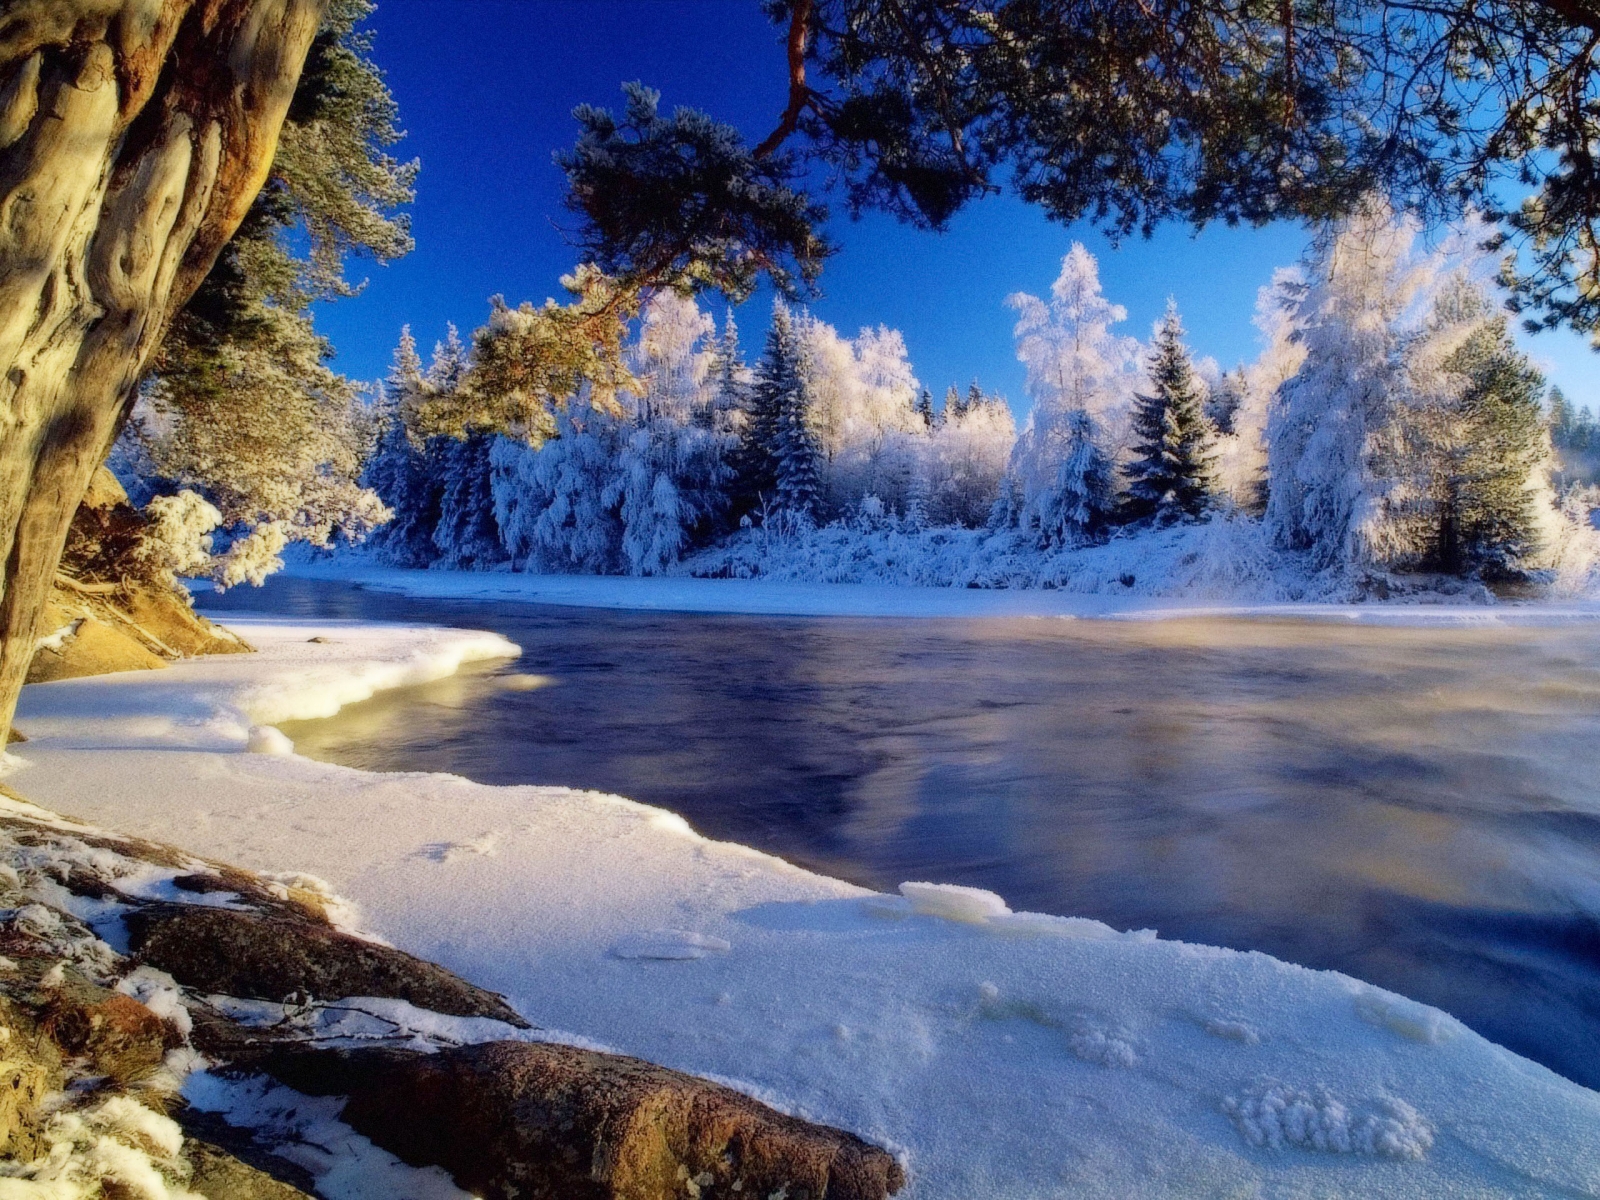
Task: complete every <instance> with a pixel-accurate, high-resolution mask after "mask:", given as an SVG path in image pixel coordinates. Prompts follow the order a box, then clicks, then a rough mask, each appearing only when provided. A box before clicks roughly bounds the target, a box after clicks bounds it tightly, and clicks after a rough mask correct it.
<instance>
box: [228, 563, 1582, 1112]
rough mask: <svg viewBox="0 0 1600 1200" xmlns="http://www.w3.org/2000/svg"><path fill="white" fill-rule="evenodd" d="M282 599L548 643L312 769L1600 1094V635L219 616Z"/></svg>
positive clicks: (462, 681) (416, 699)
mask: <svg viewBox="0 0 1600 1200" xmlns="http://www.w3.org/2000/svg"><path fill="white" fill-rule="evenodd" d="M263 602H266V603H267V604H269V605H270V606H271V607H272V608H273V609H274V611H278V612H301V613H306V614H317V615H323V616H361V617H376V618H385V619H403V620H431V621H436V622H441V621H442V622H446V623H453V624H461V625H470V626H475V627H479V628H483V627H488V628H493V629H497V630H499V631H500V632H502V633H504V634H506V635H507V636H508V637H510V638H512V639H513V640H515V641H517V642H518V643H519V644H521V645H522V646H523V647H524V648H525V651H526V653H525V655H524V657H523V659H522V660H521V661H520V662H518V663H516V664H513V665H498V666H487V667H482V668H478V669H474V670H469V671H467V672H464V673H462V674H461V675H458V676H455V677H453V678H451V679H447V680H441V681H439V682H438V683H435V684H431V685H428V686H427V687H423V688H417V689H412V690H410V691H408V692H406V693H404V694H390V695H387V696H383V697H380V698H378V699H375V700H373V701H371V702H369V703H367V704H363V705H359V706H356V707H354V708H351V709H348V710H346V711H345V712H344V713H342V714H341V715H340V716H339V717H337V718H334V719H332V720H329V721H321V722H313V723H307V724H304V725H301V726H299V727H297V728H288V727H286V731H287V732H289V733H290V736H292V737H293V738H294V740H295V742H296V744H297V746H298V748H299V749H300V750H301V751H302V752H303V753H307V754H310V755H313V756H315V757H320V758H326V759H330V760H333V761H337V762H341V763H346V764H349V765H352V766H360V767H368V768H374V769H382V770H439V771H452V772H456V773H458V774H462V775H466V776H468V777H470V778H473V779H477V780H481V781H483V782H488V783H523V782H537V783H559V784H569V785H573V786H579V787H591V788H599V789H603V790H606V791H614V792H619V793H622V794H623V795H627V796H631V797H633V798H635V799H638V800H643V801H647V802H649V803H653V804H659V805H663V806H665V807H668V808H671V809H674V810H676V811H678V812H681V813H683V814H684V815H685V816H686V817H688V819H689V820H690V821H691V822H692V823H693V824H694V825H695V827H696V828H698V829H700V830H701V831H702V832H704V833H706V834H709V835H711V836H714V837H720V838H729V839H734V840H738V841H742V842H747V843H750V844H753V845H756V846H760V847H761V848H763V849H766V850H769V851H771V852H773V853H776V854H781V855H783V856H784V857H786V858H789V859H791V860H793V861H796V862H800V863H803V864H805V865H808V866H812V867H815V868H817V869H820V870H825V871H828V872H830V873H833V874H836V875H840V876H843V877H846V878H850V879H854V880H857V881H859V882H862V883H866V884H870V885H873V886H878V887H893V886H894V885H895V884H897V883H898V882H899V881H900V880H902V879H910V878H925V879H935V880H940V881H945V882H956V883H967V884H973V885H976V886H979V887H987V888H992V889H994V890H995V891H998V892H1000V893H1001V894H1002V895H1004V896H1005V897H1006V898H1007V899H1008V900H1009V901H1010V902H1011V904H1012V905H1013V907H1018V908H1030V909H1035V910H1040V911H1046V912H1055V913H1072V914H1080V915H1084V916H1091V917H1096V918H1098V919H1100V920H1103V921H1107V922H1109V923H1111V924H1112V925H1115V926H1118V927H1119V928H1132V927H1145V926H1148V927H1152V928H1156V929H1159V930H1160V931H1161V932H1162V933H1163V934H1164V935H1165V936H1168V937H1179V938H1186V939H1190V940H1195V941H1204V942H1210V943H1216V944H1221V945H1228V946H1235V947H1239V948H1245V949H1259V950H1266V951H1268V952H1270V953H1273V954H1276V955H1278V956H1280V957H1283V958H1287V959H1290V960H1292V961H1295V962H1300V963H1304V964H1306V965H1308V966H1315V967H1329V968H1336V969H1339V970H1342V971H1346V972H1349V973H1350V974H1352V975H1356V976H1358V977H1361V978H1364V979H1367V980H1370V981H1372V982H1375V983H1379V984H1382V985H1384V986H1387V987H1391V988H1394V989H1396V990H1398V991H1401V992H1404V993H1406V994H1408V995H1411V996H1415V997H1417V998H1418V999H1422V1000H1426V1001H1428V1002H1430V1003H1434V1004H1438V1005H1440V1006H1441V1007H1443V1008H1446V1009H1448V1010H1449V1011H1451V1012H1453V1013H1454V1014H1456V1015H1457V1016H1459V1017H1461V1018H1462V1019H1463V1020H1465V1021H1466V1022H1467V1023H1468V1024H1470V1025H1472V1026H1473V1027H1475V1028H1476V1029H1478V1030H1479V1031H1481V1032H1483V1033H1484V1034H1486V1035H1487V1036H1489V1037H1491V1038H1493V1039H1494V1040H1496V1041H1499V1042H1501V1043H1503V1044H1505V1045H1508V1046H1511V1047H1512V1048H1514V1049H1516V1050H1518V1051H1520V1052H1521V1053H1523V1054H1526V1055H1528V1056H1530V1057H1532V1058H1535V1059H1538V1060H1539V1061H1541V1062H1544V1063H1546V1064H1547V1065H1549V1066H1551V1067H1553V1068H1554V1069H1556V1070H1559V1071H1561V1072H1562V1073H1563V1074H1566V1075H1568V1076H1569V1077H1571V1078H1574V1079H1577V1080H1579V1081H1581V1082H1584V1083H1586V1084H1589V1085H1590V1086H1600V922H1597V920H1596V916H1595V914H1596V913H1600V789H1597V786H1596V783H1595V777H1594V771H1593V767H1592V765H1591V764H1592V762H1593V751H1594V748H1595V746H1596V736H1597V734H1600V628H1594V627H1589V626H1568V627H1564V628H1557V629H1521V630H1508V629H1492V630H1491V629H1477V630H1471V629H1469V630H1416V629H1383V628H1372V627H1344V626H1333V625H1323V624H1318V625H1307V624H1301V623H1295V622H1286V621H1280V622H1266V621H1222V620H1195V621H1172V622H1159V623H1139V624H1122V623H1107V622H1070V621H1059V620H988V621H968V622H962V621H942V620H941V621H921V622H899V623H896V622H892V621H882V620H865V619H832V620H799V619H781V618H770V617H743V616H705V615H675V614H662V613H625V612H609V611H599V610H579V609H557V608H538V607H533V606H519V605H510V604H494V605H474V604H452V603H447V602H438V601H427V602H420V601H412V600H407V599H404V598H400V597H390V596H382V595H378V594H369V593H361V592H357V591H355V590H353V589H349V588H345V587H341V586H339V585H332V584H326V583H312V582H308V581H301V580H278V581H274V582H273V583H272V584H270V585H269V588H268V590H267V591H266V592H265V593H264V594H263V593H249V592H242V593H233V594H230V595H229V596H228V597H226V598H224V599H223V601H222V602H221V604H219V605H218V606H219V607H222V606H227V607H260V606H262V605H263ZM513 674H515V675H519V676H542V677H545V681H544V682H542V683H541V684H540V685H535V686H531V687H530V686H529V685H528V684H526V683H525V682H516V681H513V682H511V683H510V684H509V686H508V684H507V682H506V677H507V676H510V675H513Z"/></svg>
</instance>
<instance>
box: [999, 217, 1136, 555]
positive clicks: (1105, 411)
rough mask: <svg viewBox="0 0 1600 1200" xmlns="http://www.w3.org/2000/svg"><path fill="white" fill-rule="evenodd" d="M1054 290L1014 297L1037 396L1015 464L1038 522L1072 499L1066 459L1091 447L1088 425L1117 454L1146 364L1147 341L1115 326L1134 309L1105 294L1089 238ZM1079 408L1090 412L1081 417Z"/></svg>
mask: <svg viewBox="0 0 1600 1200" xmlns="http://www.w3.org/2000/svg"><path fill="white" fill-rule="evenodd" d="M1050 296H1051V298H1050V301H1049V303H1048V304H1047V303H1046V302H1045V301H1043V300H1041V299H1039V298H1038V297H1036V296H1030V295H1026V294H1024V293H1020V292H1019V293H1017V294H1016V295H1013V296H1011V297H1010V298H1009V300H1008V301H1007V303H1009V304H1010V305H1011V306H1012V307H1013V308H1014V309H1016V310H1017V314H1018V318H1017V324H1016V330H1015V335H1016V339H1017V357H1018V359H1020V360H1021V361H1022V363H1023V365H1024V366H1025V367H1026V368H1027V390H1028V396H1029V398H1030V399H1031V400H1032V401H1033V411H1032V412H1031V413H1030V414H1029V416H1028V421H1027V424H1026V425H1025V426H1024V427H1023V430H1022V433H1021V434H1020V435H1019V436H1018V438H1017V443H1016V447H1015V449H1014V450H1013V451H1012V455H1011V464H1010V468H1009V470H1010V473H1011V475H1012V477H1013V478H1014V479H1015V481H1016V483H1017V485H1018V490H1019V492H1020V495H1021V497H1022V509H1021V517H1020V519H1021V520H1022V522H1023V523H1024V524H1025V525H1027V526H1029V527H1033V528H1043V527H1045V526H1047V525H1049V524H1051V523H1052V522H1055V520H1056V514H1058V513H1060V512H1061V511H1063V506H1065V507H1067V508H1070V507H1071V506H1072V503H1073V501H1072V498H1071V497H1062V496H1061V495H1060V494H1059V488H1060V487H1061V481H1062V478H1063V476H1062V466H1063V464H1064V463H1065V462H1066V460H1067V458H1068V456H1069V455H1073V454H1081V453H1083V451H1082V447H1081V446H1080V445H1079V440H1080V436H1081V434H1082V433H1083V431H1084V430H1088V431H1089V434H1090V436H1093V437H1095V438H1097V439H1099V445H1098V449H1099V450H1100V452H1101V456H1102V457H1104V458H1106V459H1108V460H1109V459H1112V458H1114V456H1115V452H1116V449H1117V448H1118V447H1119V446H1121V445H1122V444H1123V442H1124V440H1125V434H1126V427H1127V420H1128V409H1129V406H1130V402H1131V397H1132V394H1133V389H1134V386H1135V385H1136V383H1137V380H1138V370H1139V343H1138V342H1137V341H1136V340H1135V339H1134V338H1130V337H1125V336H1123V335H1120V334H1117V333H1114V332H1113V331H1112V327H1113V326H1114V325H1116V324H1117V323H1118V322H1120V321H1124V320H1126V319H1127V315H1128V314H1127V310H1126V309H1124V308H1122V307H1121V306H1120V305H1117V304H1112V303H1111V302H1110V301H1108V300H1107V299H1106V298H1105V296H1104V295H1103V293H1102V292H1101V289H1100V272H1099V266H1098V264H1097V263H1096V262H1095V258H1094V255H1092V254H1090V253H1089V252H1088V251H1087V250H1086V249H1084V247H1083V246H1082V244H1081V243H1073V246H1072V250H1071V251H1070V252H1069V253H1068V254H1067V256H1066V257H1065V258H1063V259H1062V261H1061V274H1060V275H1059V276H1058V277H1057V279H1056V281H1055V284H1054V285H1053V286H1052V287H1051V292H1050ZM1078 413H1086V414H1088V416H1089V417H1090V420H1089V421H1088V422H1087V423H1086V424H1085V423H1083V422H1080V421H1078V420H1077V418H1076V414H1078ZM1091 474H1092V472H1091Z"/></svg>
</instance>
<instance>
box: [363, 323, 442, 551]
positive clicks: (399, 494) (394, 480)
mask: <svg viewBox="0 0 1600 1200" xmlns="http://www.w3.org/2000/svg"><path fill="white" fill-rule="evenodd" d="M425 386H426V381H425V379H424V376H423V370H422V360H421V358H420V357H418V355H417V343H416V339H415V338H413V337H412V336H411V327H410V326H409V325H407V326H405V327H404V328H403V329H402V330H401V331H400V343H399V345H397V346H396V347H395V351H394V362H393V364H392V365H391V366H390V368H389V374H388V376H387V377H386V378H385V380H384V385H383V400H382V416H381V421H382V429H381V432H380V434H379V437H378V445H377V448H376V450H375V452H374V453H373V455H372V457H371V458H370V459H368V461H367V464H366V468H365V470H364V472H363V473H362V477H361V482H362V485H363V486H365V487H369V488H371V489H372V490H373V491H375V492H376V493H377V494H378V497H379V499H381V500H382V501H383V502H384V504H385V505H387V506H388V507H389V508H390V510H392V511H393V513H394V516H393V518H392V519H391V520H390V521H389V522H388V523H387V524H385V525H381V526H379V527H378V528H377V530H375V531H374V532H373V534H372V537H371V539H370V545H371V547H372V550H373V552H374V553H375V554H376V555H377V556H378V557H379V558H380V559H382V560H384V561H386V562H391V563H394V564H395V565H396V566H402V567H425V566H427V565H428V564H429V563H430V562H432V561H433V558H434V555H435V547H434V543H433V534H434V529H435V527H436V526H437V525H438V522H439V501H440V496H441V494H442V491H443V488H442V486H441V482H440V480H439V479H438V478H437V477H436V476H435V475H434V473H433V472H432V471H431V470H430V463H429V462H428V456H427V455H426V454H425V453H424V451H423V450H422V449H420V448H419V447H418V446H417V445H416V444H415V442H414V441H413V440H412V437H411V431H410V429H409V426H408V421H409V418H410V415H411V412H412V409H413V407H414V405H415V404H416V402H417V400H418V399H419V398H420V397H421V395H422V391H423V388H424V387H425Z"/></svg>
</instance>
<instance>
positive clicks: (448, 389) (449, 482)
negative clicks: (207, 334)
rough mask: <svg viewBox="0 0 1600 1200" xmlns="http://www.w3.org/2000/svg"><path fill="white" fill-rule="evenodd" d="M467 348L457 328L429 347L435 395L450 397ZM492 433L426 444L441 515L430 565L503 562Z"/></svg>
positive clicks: (429, 384)
mask: <svg viewBox="0 0 1600 1200" xmlns="http://www.w3.org/2000/svg"><path fill="white" fill-rule="evenodd" d="M469 365H470V364H469V362H468V357H467V348H466V346H465V345H464V344H463V343H462V341H461V335H460V333H459V332H458V331H457V330H456V327H455V325H453V324H451V325H449V326H447V327H446V333H445V339H444V341H442V342H439V343H437V344H436V345H435V346H434V348H433V361H432V362H430V363H429V364H428V372H427V375H426V376H425V377H424V378H425V380H426V383H427V387H428V389H429V392H430V394H431V395H432V396H434V397H448V396H449V395H451V394H452V393H453V392H454V391H455V390H456V389H457V388H459V387H460V386H461V384H462V381H463V380H465V379H466V377H467V370H468V367H469ZM494 439H495V435H494V434H490V433H469V434H468V435H467V436H466V437H465V438H464V439H460V440H457V439H455V438H447V437H437V438H432V439H430V440H429V442H428V446H427V453H426V459H427V466H428V469H429V470H430V471H431V472H432V475H433V478H434V480H435V482H436V484H437V486H438V488H439V500H438V507H439V516H438V521H437V523H436V524H435V525H434V529H433V539H432V540H433V546H434V549H435V550H436V551H437V556H436V557H435V559H434V563H435V564H436V565H438V566H442V567H450V568H458V569H459V568H473V567H478V568H481V567H485V566H491V565H493V564H495V563H500V562H504V561H505V557H506V555H505V550H504V548H503V547H502V546H501V544H500V529H499V526H498V525H497V524H496V523H495V515H494V492H493V489H492V487H491V483H490V465H489V452H490V449H491V448H492V447H493V445H494Z"/></svg>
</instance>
